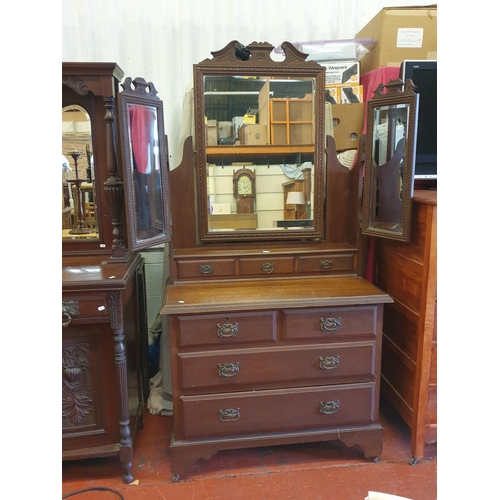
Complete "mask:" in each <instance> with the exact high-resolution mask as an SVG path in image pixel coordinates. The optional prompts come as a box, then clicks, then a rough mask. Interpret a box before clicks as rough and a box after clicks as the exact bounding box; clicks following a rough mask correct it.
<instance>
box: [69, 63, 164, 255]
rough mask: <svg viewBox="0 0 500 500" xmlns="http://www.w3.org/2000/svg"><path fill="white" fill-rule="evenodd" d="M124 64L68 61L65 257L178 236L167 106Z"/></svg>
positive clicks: (124, 250)
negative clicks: (130, 75) (171, 188)
mask: <svg viewBox="0 0 500 500" xmlns="http://www.w3.org/2000/svg"><path fill="white" fill-rule="evenodd" d="M123 76H124V73H123V70H122V69H121V68H120V67H119V66H118V65H117V64H116V63H79V62H72V63H63V64H62V153H63V154H62V156H63V158H62V161H63V170H62V171H63V174H62V216H63V227H62V247H63V255H66V256H69V255H83V254H102V255H103V256H109V258H110V259H111V260H113V261H126V260H128V259H129V258H130V255H131V252H134V251H138V250H140V249H143V248H147V247H151V246H154V245H158V244H161V243H165V242H167V241H169V240H170V232H171V228H170V212H169V203H168V185H167V180H168V152H167V139H166V136H165V132H164V121H163V103H162V101H161V100H160V99H159V98H158V95H157V91H156V89H155V87H154V85H153V83H151V82H146V81H145V80H144V79H143V78H139V77H138V78H135V79H131V78H126V79H125V81H124V82H123V84H121V86H122V91H121V92H120V82H121V80H122V78H123Z"/></svg>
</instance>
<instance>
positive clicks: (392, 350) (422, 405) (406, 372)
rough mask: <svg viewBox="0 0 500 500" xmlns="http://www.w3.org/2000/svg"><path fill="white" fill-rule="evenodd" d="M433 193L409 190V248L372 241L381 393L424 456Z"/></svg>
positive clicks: (432, 418)
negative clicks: (382, 301) (384, 301)
mask: <svg viewBox="0 0 500 500" xmlns="http://www.w3.org/2000/svg"><path fill="white" fill-rule="evenodd" d="M436 240H437V191H432V190H420V191H415V195H414V205H413V221H412V235H411V243H401V242H396V241H391V240H384V239H379V240H377V259H376V283H377V285H378V286H379V287H380V288H381V289H382V290H384V291H386V292H387V293H388V294H389V295H390V296H391V297H392V298H393V299H394V303H393V304H389V305H387V307H386V310H385V315H384V327H383V330H384V335H383V339H384V341H383V354H382V379H381V391H382V394H383V395H384V396H386V397H387V399H388V400H389V401H390V402H391V404H392V405H393V406H394V407H395V408H396V410H397V411H398V412H399V414H400V415H401V416H402V417H403V419H404V420H405V422H406V423H407V424H408V425H409V427H410V428H411V432H412V441H411V452H412V455H413V457H414V459H415V460H417V459H419V458H422V457H424V448H425V445H426V444H429V443H434V442H436V441H437V370H436V361H437V325H436V317H437V294H436V286H437V277H436V275H437V264H436V256H437V247H436Z"/></svg>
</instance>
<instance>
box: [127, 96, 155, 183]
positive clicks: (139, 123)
mask: <svg viewBox="0 0 500 500" xmlns="http://www.w3.org/2000/svg"><path fill="white" fill-rule="evenodd" d="M128 113H129V123H130V136H131V137H130V140H131V142H132V151H133V155H134V160H135V168H136V170H137V171H138V172H139V173H141V174H147V173H148V165H149V145H150V140H151V113H150V110H149V108H147V107H145V106H136V105H132V106H130V107H129V110H128Z"/></svg>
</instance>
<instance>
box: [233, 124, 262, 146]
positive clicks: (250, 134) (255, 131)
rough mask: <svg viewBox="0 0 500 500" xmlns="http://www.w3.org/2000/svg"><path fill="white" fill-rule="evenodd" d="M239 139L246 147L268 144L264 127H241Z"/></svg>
mask: <svg viewBox="0 0 500 500" xmlns="http://www.w3.org/2000/svg"><path fill="white" fill-rule="evenodd" d="M239 137H240V142H241V144H244V145H246V146H248V145H259V144H260V145H262V144H269V142H268V140H267V127H266V126H265V125H242V126H241V127H240V133H239Z"/></svg>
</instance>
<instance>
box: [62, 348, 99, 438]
mask: <svg viewBox="0 0 500 500" xmlns="http://www.w3.org/2000/svg"><path fill="white" fill-rule="evenodd" d="M90 368H91V355H90V345H89V344H86V343H81V344H78V345H75V346H67V347H63V350H62V424H63V428H65V427H66V428H67V427H81V426H88V425H95V424H96V415H95V410H94V402H93V400H92V378H91V372H90Z"/></svg>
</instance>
